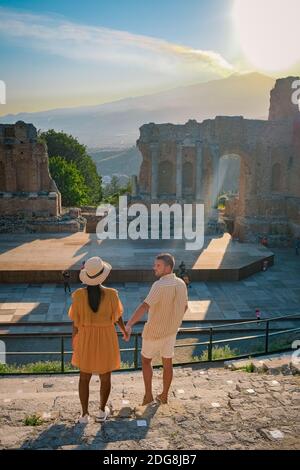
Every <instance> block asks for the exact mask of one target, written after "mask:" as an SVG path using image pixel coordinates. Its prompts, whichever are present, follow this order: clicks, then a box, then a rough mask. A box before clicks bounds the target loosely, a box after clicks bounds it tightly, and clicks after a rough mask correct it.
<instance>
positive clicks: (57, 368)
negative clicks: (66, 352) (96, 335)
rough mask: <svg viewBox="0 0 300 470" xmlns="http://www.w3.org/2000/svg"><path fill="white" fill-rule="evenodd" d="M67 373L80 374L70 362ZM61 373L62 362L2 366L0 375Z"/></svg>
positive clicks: (126, 364) (128, 365)
mask: <svg viewBox="0 0 300 470" xmlns="http://www.w3.org/2000/svg"><path fill="white" fill-rule="evenodd" d="M133 367H134V364H133V363H129V362H122V363H121V369H131V368H133ZM64 370H65V372H78V369H76V368H75V367H73V366H72V364H71V363H70V362H66V363H65V369H64ZM59 372H61V363H60V361H39V362H32V363H29V364H0V375H1V374H3V375H5V374H45V373H59Z"/></svg>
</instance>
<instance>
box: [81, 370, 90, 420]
mask: <svg viewBox="0 0 300 470" xmlns="http://www.w3.org/2000/svg"><path fill="white" fill-rule="evenodd" d="M91 377H92V374H87V373H85V372H81V371H80V377H79V398H80V403H81V407H82V416H85V415H86V414H88V408H89V385H90V380H91Z"/></svg>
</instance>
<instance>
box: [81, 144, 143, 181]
mask: <svg viewBox="0 0 300 470" xmlns="http://www.w3.org/2000/svg"><path fill="white" fill-rule="evenodd" d="M88 153H89V155H90V156H91V157H92V158H93V160H94V162H95V163H96V166H97V170H98V172H99V173H100V174H101V175H109V176H111V175H113V174H119V175H128V176H131V175H138V174H139V171H140V166H141V163H142V155H141V153H140V151H139V150H138V149H137V148H136V147H130V148H128V149H125V150H123V149H119V150H111V151H109V150H95V149H90V150H89V151H88Z"/></svg>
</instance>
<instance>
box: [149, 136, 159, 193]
mask: <svg viewBox="0 0 300 470" xmlns="http://www.w3.org/2000/svg"><path fill="white" fill-rule="evenodd" d="M150 149H151V199H152V200H155V199H157V188H158V144H150Z"/></svg>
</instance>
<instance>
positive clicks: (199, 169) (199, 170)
mask: <svg viewBox="0 0 300 470" xmlns="http://www.w3.org/2000/svg"><path fill="white" fill-rule="evenodd" d="M202 179H203V143H202V141H201V140H197V141H196V194H195V197H196V201H201V200H202V199H203V181H202Z"/></svg>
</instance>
